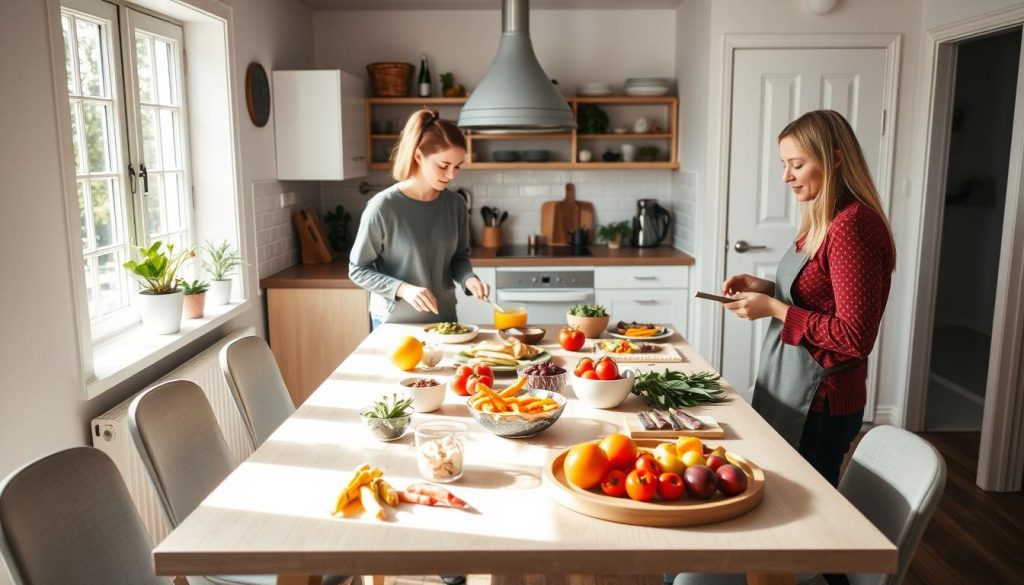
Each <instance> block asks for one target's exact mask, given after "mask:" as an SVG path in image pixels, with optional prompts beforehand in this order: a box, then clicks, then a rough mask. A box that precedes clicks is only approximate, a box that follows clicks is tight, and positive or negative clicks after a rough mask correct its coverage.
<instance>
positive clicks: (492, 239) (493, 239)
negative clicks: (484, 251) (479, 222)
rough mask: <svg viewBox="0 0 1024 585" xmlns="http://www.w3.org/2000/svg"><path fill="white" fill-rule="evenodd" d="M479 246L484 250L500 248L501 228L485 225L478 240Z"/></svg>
mask: <svg viewBox="0 0 1024 585" xmlns="http://www.w3.org/2000/svg"><path fill="white" fill-rule="evenodd" d="M480 245H481V246H483V247H484V248H500V247H501V227H500V226H492V225H485V226H484V229H483V234H482V236H481V238H480Z"/></svg>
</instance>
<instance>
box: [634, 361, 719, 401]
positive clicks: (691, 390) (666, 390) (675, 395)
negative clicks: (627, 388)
mask: <svg viewBox="0 0 1024 585" xmlns="http://www.w3.org/2000/svg"><path fill="white" fill-rule="evenodd" d="M721 379H722V377H721V376H720V375H718V374H716V373H714V372H696V373H693V374H685V373H683V372H674V371H671V370H669V369H667V368H666V369H665V372H664V373H658V372H646V373H643V374H638V375H637V377H636V382H634V383H633V394H636V395H637V396H641V397H643V399H644V401H645V402H646V403H647V404H648V405H649V406H652V407H654V408H661V409H665V408H678V407H681V406H701V405H704V404H714V403H717V402H723V401H725V400H726V397H725V390H723V389H722V384H721Z"/></svg>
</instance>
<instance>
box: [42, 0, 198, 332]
mask: <svg viewBox="0 0 1024 585" xmlns="http://www.w3.org/2000/svg"><path fill="white" fill-rule="evenodd" d="M61 25H62V29H63V35H64V53H65V68H66V70H67V81H68V94H69V97H70V101H71V126H72V128H71V134H72V140H73V152H74V157H75V161H74V168H75V178H76V183H77V188H78V206H79V210H80V215H81V230H82V257H83V264H84V266H83V270H84V271H85V283H86V299H87V302H88V309H89V318H90V325H91V329H92V337H93V339H98V338H101V337H105V336H107V335H110V334H112V333H114V332H116V331H118V330H120V329H123V328H125V327H126V326H128V325H131V324H133V323H134V322H136V320H137V318H136V315H135V312H134V311H133V310H132V309H131V307H130V304H131V295H132V293H133V292H134V291H135V290H136V285H135V282H134V279H132V278H130V276H129V274H128V273H127V271H126V270H124V269H123V268H122V266H121V265H122V264H123V263H124V262H125V261H126V260H128V259H129V258H130V257H131V254H132V250H133V246H147V245H149V244H151V243H152V242H154V241H156V240H163V241H165V242H170V243H173V244H175V245H176V246H179V247H183V246H191V245H193V235H192V228H191V226H192V225H193V217H192V215H193V212H192V203H191V202H192V198H191V189H190V188H189V173H188V164H187V161H188V160H189V157H188V148H187V144H186V141H185V131H184V129H185V128H186V127H187V126H186V121H185V115H186V108H185V103H184V95H185V92H184V91H183V87H182V86H183V79H184V75H183V70H182V63H183V47H182V36H183V35H182V29H181V27H180V26H178V25H176V24H173V23H170V22H168V21H164V20H161V19H157V18H154V17H152V16H149V15H147V14H143V13H141V12H138V11H136V10H133V9H130V8H127V7H124V6H118V5H115V4H112V3H110V2H105V1H103V0H65V2H64V6H63V8H62V10H61Z"/></svg>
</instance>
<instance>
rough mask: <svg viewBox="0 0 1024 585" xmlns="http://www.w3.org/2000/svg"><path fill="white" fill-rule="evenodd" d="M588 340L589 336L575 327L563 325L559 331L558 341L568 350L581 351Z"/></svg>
mask: <svg viewBox="0 0 1024 585" xmlns="http://www.w3.org/2000/svg"><path fill="white" fill-rule="evenodd" d="M586 342H587V336H586V334H584V333H583V332H582V331H580V330H579V329H577V328H575V327H562V330H561V331H559V332H558V343H559V345H561V346H562V348H563V349H565V350H568V351H579V349H580V348H581V347H583V344H584V343H586Z"/></svg>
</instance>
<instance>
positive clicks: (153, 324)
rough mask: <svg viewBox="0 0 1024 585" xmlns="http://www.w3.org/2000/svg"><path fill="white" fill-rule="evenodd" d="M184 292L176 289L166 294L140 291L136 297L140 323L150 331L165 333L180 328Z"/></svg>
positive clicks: (173, 331) (174, 331)
mask: <svg viewBox="0 0 1024 585" xmlns="http://www.w3.org/2000/svg"><path fill="white" fill-rule="evenodd" d="M184 301H185V293H184V292H182V291H180V290H179V291H178V292H176V293H171V294H167V295H153V294H147V293H143V292H140V293H139V294H138V298H137V299H136V303H137V305H136V306H137V307H138V310H139V317H141V318H142V325H143V326H144V327H145V328H146V330H147V331H149V332H150V333H155V334H158V335H167V334H171V333H177V332H178V331H180V330H181V309H182V306H183V304H184Z"/></svg>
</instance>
